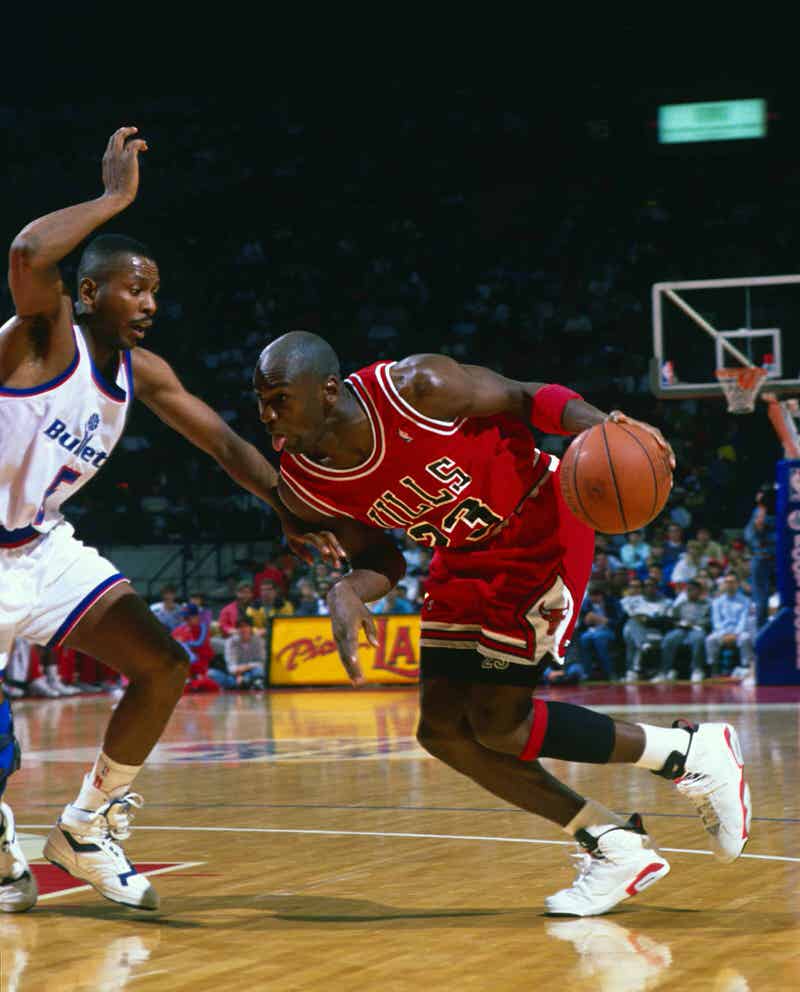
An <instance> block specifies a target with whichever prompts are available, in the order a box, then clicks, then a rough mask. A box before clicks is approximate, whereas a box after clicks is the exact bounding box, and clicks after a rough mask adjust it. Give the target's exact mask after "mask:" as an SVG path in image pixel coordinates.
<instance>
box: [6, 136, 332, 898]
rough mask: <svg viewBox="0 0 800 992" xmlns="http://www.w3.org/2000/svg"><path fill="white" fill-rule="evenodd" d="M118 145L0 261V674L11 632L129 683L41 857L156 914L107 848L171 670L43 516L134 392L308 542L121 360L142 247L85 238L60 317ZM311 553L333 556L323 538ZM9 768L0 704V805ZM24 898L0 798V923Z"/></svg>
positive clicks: (230, 442) (218, 434)
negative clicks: (7, 301)
mask: <svg viewBox="0 0 800 992" xmlns="http://www.w3.org/2000/svg"><path fill="white" fill-rule="evenodd" d="M136 133H137V129H136V128H135V127H123V128H120V129H119V130H118V131H116V132H115V133H114V134H113V135H112V136H111V138H110V140H109V142H108V147H107V148H106V152H105V155H104V156H103V168H102V173H103V184H104V187H105V188H104V192H103V193H102V195H100V196H98V197H96V198H94V199H92V200H88V201H86V202H84V203H78V204H75V205H74V206H69V207H65V208H63V209H62V210H57V211H55V212H54V213H50V214H47V215H45V216H43V217H39V218H37V219H36V220H34V221H32V222H31V223H30V224H28V225H27V226H26V227H25V228H23V230H22V231H20V233H19V234H18V235H17V237H16V238H15V239H14V241H13V243H12V245H11V249H10V252H9V285H10V288H11V293H12V295H13V298H14V304H15V307H16V314H15V315H14V316H13V317H12V318H11V319H10V320H8V321H6V323H5V324H4V325H3V326H2V327H0V452H2V454H1V455H0V667H2V664H3V660H4V657H5V656H6V655H7V652H8V650H9V646H10V644H11V643H12V642H13V640H14V638H15V637H17V636H19V637H25V638H27V639H28V640H31V641H33V642H34V643H37V644H46V645H48V646H49V647H59V646H60V645H61V644H66V645H67V646H68V647H73V648H76V649H77V650H79V651H82V652H84V653H86V654H88V655H90V656H91V657H93V658H96V659H98V660H99V661H102V662H105V663H106V664H108V665H110V666H111V667H112V668H114V669H115V670H116V671H118V672H122V673H123V674H124V675H126V676H127V678H128V679H129V685H128V687H127V689H126V691H125V694H124V695H123V697H122V699H121V700H120V701H119V704H118V706H117V707H116V709H115V711H114V714H113V716H112V717H111V721H110V723H109V725H108V729H107V731H106V734H105V740H104V742H103V746H102V750H101V751H100V754H99V755H98V758H97V760H96V761H95V763H94V766H93V768H92V769H91V770H90V772H89V774H88V775H86V776H85V778H84V780H83V785H82V786H81V788H80V791H79V792H78V794H77V796H76V798H75V800H74V801H73V802H72V803H69V804H68V805H67V806H66V808H65V809H64V811H63V812H62V814H61V816H60V818H59V821H58V823H57V824H56V825H55V826H54V827H53V829H52V831H51V833H50V836H49V837H48V839H47V842H46V844H45V847H44V854H45V857H47V858H48V859H49V860H51V861H53V862H54V863H57V864H59V865H61V866H62V867H64V868H65V869H66V870H67V871H69V872H70V873H71V874H73V875H75V876H76V877H78V878H81V879H83V880H84V881H87V882H89V883H90V884H91V885H93V886H94V887H95V888H96V889H97V890H98V891H99V892H101V893H102V894H103V895H104V896H106V897H107V898H109V899H111V900H113V901H115V902H119V903H122V904H123V905H126V906H133V907H136V908H141V909H156V908H157V906H158V897H157V895H156V892H155V890H154V889H153V887H152V886H151V885H150V883H149V882H148V880H147V879H146V878H144V877H143V876H141V875H139V874H138V873H137V872H136V870H135V869H134V868H133V867H132V865H131V864H130V863H129V861H128V859H127V857H126V855H125V851H124V849H123V848H122V846H121V843H120V842H121V841H123V840H125V838H126V837H127V836H128V835H129V832H130V820H131V817H132V813H133V810H134V809H135V808H136V807H138V806H140V805H141V802H142V800H141V797H140V796H139V795H138V794H137V793H135V792H133V791H132V789H131V786H132V783H133V780H134V778H135V777H136V775H137V773H138V771H139V769H140V767H141V766H142V764H143V763H144V761H145V759H146V758H147V756H148V754H149V753H150V751H151V749H152V747H153V746H154V744H155V743H156V741H157V740H158V738H159V737H160V736H161V733H162V731H163V729H164V727H165V726H166V723H167V721H168V720H169V717H170V715H171V713H172V711H173V709H174V708H175V705H176V703H177V702H178V700H179V699H180V698H181V694H182V692H183V687H184V684H185V682H186V676H187V672H188V659H187V657H186V652H185V651H184V650H183V648H182V647H181V646H180V645H179V644H178V643H177V642H176V641H175V640H173V639H172V638H171V637H170V636H169V633H168V632H167V631H166V630H165V628H164V627H163V626H162V625H161V624H160V623H159V622H158V621H157V620H156V618H155V617H154V616H153V614H152V613H151V612H150V610H149V609H148V607H147V604H146V603H145V602H144V601H143V600H142V599H141V598H140V597H139V596H137V595H136V594H135V593H134V591H133V589H132V588H131V586H130V584H129V582H128V580H127V579H126V578H125V576H124V575H121V574H120V573H119V572H118V571H117V570H116V568H115V567H114V566H113V565H112V564H111V563H110V562H108V561H106V559H104V558H103V557H102V556H101V555H99V554H98V553H97V551H95V550H94V549H93V548H87V547H86V546H85V545H83V544H82V543H81V542H80V541H78V540H77V539H76V538H75V537H74V536H73V534H72V527H71V525H70V524H69V523H68V522H67V521H66V520H65V519H64V518H63V516H62V514H61V512H60V505H61V503H62V502H63V501H64V499H65V498H67V497H68V496H69V495H71V494H72V493H73V492H75V491H76V490H77V489H78V488H79V487H80V486H82V485H84V484H85V483H86V482H87V481H89V480H90V479H91V478H92V476H93V475H94V474H95V473H96V472H97V471H98V470H100V469H101V468H102V465H103V464H104V463H105V461H106V459H107V458H108V454H109V453H110V451H111V450H112V449H113V447H114V445H115V444H116V443H117V441H118V440H119V438H120V436H121V434H122V431H123V430H124V426H125V421H126V417H127V413H128V410H129V408H130V404H131V403H132V401H133V396H134V392H135V395H136V396H138V397H139V399H141V400H142V401H143V402H144V403H145V404H146V405H147V406H148V407H149V408H150V409H151V410H152V411H153V413H155V414H156V416H158V417H160V418H161V420H163V421H164V422H165V423H167V424H169V425H170V426H171V427H173V428H174V429H175V430H176V431H178V432H179V433H181V434H183V436H184V437H186V438H187V440H189V441H191V442H192V443H193V444H194V445H196V446H197V447H198V448H200V449H202V450H203V451H205V452H207V453H208V454H209V455H211V456H212V457H213V458H215V459H216V461H217V462H218V463H219V465H220V466H221V467H222V468H224V469H225V471H226V472H227V473H228V474H229V475H230V476H231V477H232V478H233V479H234V480H235V481H236V482H238V483H239V484H240V485H241V486H243V487H244V488H245V489H247V490H249V491H250V492H252V493H254V494H255V495H256V496H258V497H259V498H261V499H263V500H266V501H267V502H270V503H271V504H272V505H273V506H274V507H275V509H276V511H277V513H278V514H279V516H280V518H281V521H282V523H283V524H284V529H285V530H287V531H288V535H289V538H290V542H291V543H293V546H294V548H295V549H297V550H300V551H301V553H302V543H303V542H304V541H306V540H310V539H311V538H310V537H309V536H308V535H304V534H303V532H304V531H305V530H307V529H308V528H307V525H306V524H303V523H302V521H297V520H294V519H293V518H292V517H291V515H290V514H288V513H287V512H286V511H285V508H284V507H283V506H282V504H281V503H280V500H279V498H278V496H277V488H276V487H277V473H276V472H275V470H274V469H273V468H272V466H271V465H270V464H269V463H268V462H267V460H266V459H265V458H264V457H263V455H261V454H260V453H259V452H258V451H257V450H256V449H255V448H254V447H253V446H252V445H251V444H248V443H247V442H246V441H245V440H243V439H242V438H241V437H239V436H238V435H237V434H236V433H235V432H234V431H232V430H231V429H230V427H228V425H227V424H226V423H225V421H224V420H223V419H222V418H221V417H220V416H219V415H218V414H216V413H215V412H214V411H213V410H212V409H211V408H210V407H209V406H208V405H207V404H206V403H204V402H203V401H202V400H201V399H200V398H199V397H197V396H193V395H192V394H191V393H189V392H187V390H186V389H185V388H184V387H183V385H182V384H181V382H180V380H179V379H178V377H177V376H176V375H175V373H174V371H173V370H172V368H171V367H170V366H169V365H168V364H167V362H165V361H164V360H163V359H162V358H159V357H158V355H156V354H155V353H153V352H152V351H149V350H145V349H144V348H140V347H138V346H139V345H140V343H141V342H142V340H143V339H144V338H145V336H146V334H147V331H148V329H149V328H150V325H151V324H152V323H153V318H154V317H155V314H156V311H157V309H158V304H157V293H158V288H159V270H158V266H157V264H156V262H155V260H154V259H153V257H152V255H151V254H150V253H149V252H148V251H147V250H146V249H145V248H144V246H143V245H140V244H138V242H134V241H131V240H130V239H127V238H122V237H119V236H108V235H106V236H104V237H101V238H96V239H95V240H94V241H92V242H91V243H90V244H89V245H88V246H87V248H86V249H85V250H84V252H83V256H82V258H81V262H80V265H79V268H78V276H79V279H78V281H79V285H78V296H79V301H80V307H79V308H78V313H76V312H75V311H74V309H73V305H72V301H71V299H70V296H69V295H67V292H66V290H65V287H64V285H63V283H62V280H61V274H60V272H59V262H60V261H61V259H62V258H63V257H64V256H65V255H67V254H68V253H69V252H71V251H72V250H73V249H74V248H76V247H77V246H78V244H80V242H82V241H83V240H84V239H85V238H86V237H87V236H88V235H89V234H91V233H92V231H94V230H95V228H97V227H99V226H101V225H102V224H105V223H106V222H107V221H109V220H111V218H112V217H114V216H116V215H117V214H119V213H120V212H121V211H123V210H125V208H126V207H128V206H129V205H130V204H131V203H132V202H133V201H134V199H135V198H136V195H137V192H138V187H139V155H140V154H142V153H143V152H144V151H146V149H147V145H146V143H145V142H144V141H143V140H142V139H141V138H138V137H137V136H136ZM81 435H83V436H82V437H81ZM322 540H323V544H325V543H326V536H325V535H323V537H322ZM318 542H319V538H318V537H313V544H314V546H316V547H319V544H318ZM323 550H327V551H329V552H332V556H333V557H334V558H335V557H336V548H335V539H333V540H332V543H331V546H330V547H327V546H326V548H324V549H323ZM337 561H338V559H337ZM18 766H19V748H18V744H17V742H16V739H15V737H14V727H13V720H12V717H11V711H10V707H9V703H8V700H6V699H4V698H3V694H2V690H0V797H2V794H3V790H4V788H5V786H6V784H7V780H8V778H9V776H10V775H11V774H12V773H13V771H15V769H16V768H17V767H18ZM36 896H37V893H36V884H35V881H34V879H33V877H32V876H31V873H30V871H29V870H28V865H27V862H26V860H25V856H24V853H23V851H22V849H21V847H20V845H19V843H18V842H17V840H16V834H15V829H14V817H13V813H12V810H11V808H10V806H8V804H7V803H5V802H0V912H10V913H16V912H23V911H24V910H27V909H30V908H31V906H33V904H34V903H35V901H36Z"/></svg>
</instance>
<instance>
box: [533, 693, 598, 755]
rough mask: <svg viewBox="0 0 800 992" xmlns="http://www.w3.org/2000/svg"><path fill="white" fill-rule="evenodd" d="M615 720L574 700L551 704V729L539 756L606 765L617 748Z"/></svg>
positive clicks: (543, 741) (549, 721)
mask: <svg viewBox="0 0 800 992" xmlns="http://www.w3.org/2000/svg"><path fill="white" fill-rule="evenodd" d="M615 741H616V730H615V728H614V721H613V720H612V719H611V717H610V716H606V715H605V713H596V712H595V711H594V710H589V709H586V707H585V706H575V705H573V704H572V703H552V702H548V703H547V729H546V731H545V733H544V739H543V740H542V747H541V750H540V751H539V756H540V757H542V758H560V759H561V760H562V761H578V762H581V763H582V764H591V765H605V764H607V763H608V760H609V758H610V757H611V754H612V752H613V750H614V743H615Z"/></svg>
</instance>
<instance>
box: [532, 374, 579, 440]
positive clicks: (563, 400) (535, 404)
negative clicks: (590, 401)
mask: <svg viewBox="0 0 800 992" xmlns="http://www.w3.org/2000/svg"><path fill="white" fill-rule="evenodd" d="M582 399H583V397H582V396H581V394H580V393H576V392H575V390H574V389H568V388H567V387H566V386H559V385H557V384H556V383H552V382H551V383H548V384H547V385H546V386H542V388H541V389H539V390H537V391H536V393H535V394H534V395H533V397H532V398H531V423H532V424H533V426H534V427H536V428H537V429H538V430H540V431H543V432H544V433H545V434H571V433H572V431H565V430H564V428H563V427H562V426H561V417H562V416H563V414H564V407H565V406H566V405H567V403H568V402H569V401H570V400H582Z"/></svg>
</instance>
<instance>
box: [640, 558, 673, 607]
mask: <svg viewBox="0 0 800 992" xmlns="http://www.w3.org/2000/svg"><path fill="white" fill-rule="evenodd" d="M648 579H652V581H653V582H655V584H656V585H657V586H658V591H659V592H660V593H661V595H662V596H666V597H667V599H671V598H672V587H671V586H670V584H669V583H668V582H667V580H666V578H665V577H664V569H663V568H662V567H661V565H656V564H655V562H653V561H652V560H651V562H650V564H649V565H648V566H647V574H646V575H645V577H644V579H643V580H642V586H644V583H645V582H647V580H648Z"/></svg>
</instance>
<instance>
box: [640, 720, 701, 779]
mask: <svg viewBox="0 0 800 992" xmlns="http://www.w3.org/2000/svg"><path fill="white" fill-rule="evenodd" d="M637 726H639V727H641V728H642V730H643V731H644V751H642V756H641V758H639V760H638V761H634V765H636V767H637V768H649V769H650V771H653V772H659V771H661V769H662V768H663V767H664V765H665V764H666V763H667V758H669V756H670V755H671V754H672V752H673V751H677V752H678V753H679V754H686V752H687V750H688V748H689V738H690V734H689V732H688V731H686V730H681V728H680V727H651V726H650V724H648V723H640V724H637Z"/></svg>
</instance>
